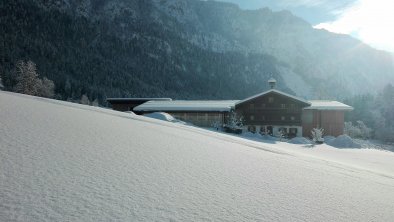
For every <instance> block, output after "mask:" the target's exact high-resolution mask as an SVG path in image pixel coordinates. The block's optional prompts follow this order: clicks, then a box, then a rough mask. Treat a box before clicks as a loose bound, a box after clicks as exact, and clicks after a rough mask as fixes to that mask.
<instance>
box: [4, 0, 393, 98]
mask: <svg viewBox="0 0 394 222" xmlns="http://www.w3.org/2000/svg"><path fill="white" fill-rule="evenodd" d="M0 25H1V31H2V35H0V50H1V51H0V56H1V60H0V71H1V73H0V75H2V79H3V83H4V85H5V87H6V88H7V87H8V88H9V87H12V84H13V80H12V70H13V69H14V67H15V64H16V62H17V61H18V60H32V61H34V62H35V63H36V64H37V67H38V72H39V73H40V75H41V76H43V77H48V78H49V79H52V80H53V81H54V82H55V84H56V93H57V95H58V97H59V98H61V99H79V98H81V95H83V94H87V95H88V97H89V98H90V99H91V100H94V99H99V101H100V102H101V103H102V102H104V101H105V98H106V97H129V96H133V97H134V96H135V97H145V96H149V97H153V96H158V97H161V96H165V97H172V98H177V99H241V98H245V97H247V96H250V95H252V94H254V93H257V92H260V91H263V90H265V89H267V85H266V80H267V79H268V78H270V77H271V76H272V77H275V78H277V79H278V82H279V88H280V89H282V90H284V91H287V92H290V93H295V94H298V95H300V96H305V97H308V98H333V97H335V98H344V97H346V96H347V95H350V94H358V93H363V92H373V91H375V90H376V88H383V85H384V84H385V83H387V82H394V81H393V79H394V72H393V70H394V68H393V60H392V57H391V55H389V54H388V53H386V52H383V51H378V50H375V49H372V48H370V47H369V46H367V45H364V44H363V43H361V42H360V41H358V40H355V39H353V38H351V37H349V36H345V35H337V34H332V33H329V32H326V31H323V30H315V29H313V28H312V27H311V25H310V24H308V23H306V22H305V21H303V20H302V19H300V18H297V17H295V16H293V15H292V14H290V13H289V12H286V11H283V12H272V11H271V10H269V9H261V10H254V11H249V10H241V9H239V8H238V7H237V6H235V5H233V4H228V3H221V2H214V1H199V0H100V1H97V0H96V1H91V0H78V1H77V0H45V1H44V0H3V1H1V3H0ZM333 89H335V90H333Z"/></svg>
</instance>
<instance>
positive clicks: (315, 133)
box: [311, 128, 324, 143]
mask: <svg viewBox="0 0 394 222" xmlns="http://www.w3.org/2000/svg"><path fill="white" fill-rule="evenodd" d="M311 133H312V139H313V142H315V143H323V142H324V138H323V134H324V129H319V128H313V130H312V131H311Z"/></svg>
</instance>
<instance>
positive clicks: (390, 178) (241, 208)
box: [0, 92, 394, 221]
mask: <svg viewBox="0 0 394 222" xmlns="http://www.w3.org/2000/svg"><path fill="white" fill-rule="evenodd" d="M393 209H394V154H393V153H390V152H384V151H378V150H346V149H345V150H339V149H334V148H330V147H328V146H320V147H319V148H312V149H311V148H307V147H302V145H291V144H285V143H272V144H268V143H267V144H265V143H258V142H253V141H250V140H244V139H241V138H237V137H232V136H228V135H224V134H219V133H215V132H210V131H206V130H203V129H198V128H194V127H191V126H186V125H181V124H176V123H168V122H164V121H160V120H155V119H150V118H147V117H140V116H135V115H131V114H127V113H120V112H115V111H111V110H106V109H102V108H95V107H88V106H83V105H77V104H71V103H67V102H60V101H55V100H47V99H41V98H35V97H30V96H24V95H18V94H12V93H6V92H0V221H390V220H392V218H393V217H394V211H393Z"/></svg>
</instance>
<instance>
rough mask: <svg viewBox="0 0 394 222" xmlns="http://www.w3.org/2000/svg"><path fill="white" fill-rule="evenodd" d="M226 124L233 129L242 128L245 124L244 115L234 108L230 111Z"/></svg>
mask: <svg viewBox="0 0 394 222" xmlns="http://www.w3.org/2000/svg"><path fill="white" fill-rule="evenodd" d="M226 126H227V127H229V128H232V129H241V128H242V127H243V126H244V118H243V116H242V115H239V114H238V113H236V112H235V111H234V110H232V111H231V112H230V115H229V118H228V121H227V124H226Z"/></svg>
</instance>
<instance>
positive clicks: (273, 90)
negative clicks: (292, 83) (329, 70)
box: [235, 89, 311, 105]
mask: <svg viewBox="0 0 394 222" xmlns="http://www.w3.org/2000/svg"><path fill="white" fill-rule="evenodd" d="M269 93H277V94H280V95H283V96H287V97H290V98H292V99H294V100H297V101H299V102H302V103H306V104H309V105H310V104H311V103H310V102H308V101H307V100H304V99H301V98H299V97H296V96H293V95H290V94H288V93H284V92H282V91H279V90H276V89H270V90H268V91H265V92H262V93H260V94H257V95H254V96H251V97H249V98H246V99H244V100H241V101H239V102H237V103H236V104H235V105H239V104H241V103H244V102H248V101H250V100H253V99H255V98H258V97H260V96H264V95H266V94H269Z"/></svg>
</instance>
